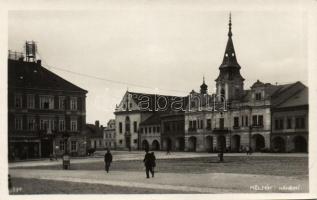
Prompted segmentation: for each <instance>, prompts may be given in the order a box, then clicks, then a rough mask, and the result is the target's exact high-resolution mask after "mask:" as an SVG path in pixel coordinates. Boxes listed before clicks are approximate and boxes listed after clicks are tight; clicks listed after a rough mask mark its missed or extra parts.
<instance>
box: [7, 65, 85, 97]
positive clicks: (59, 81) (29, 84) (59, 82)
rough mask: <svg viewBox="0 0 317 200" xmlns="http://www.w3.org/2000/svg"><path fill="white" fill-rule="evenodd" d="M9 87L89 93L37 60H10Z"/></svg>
mask: <svg viewBox="0 0 317 200" xmlns="http://www.w3.org/2000/svg"><path fill="white" fill-rule="evenodd" d="M8 85H9V87H22V88H35V89H48V90H63V91H73V92H82V93H87V91H86V90H84V89H82V88H80V87H78V86H76V85H74V84H72V83H71V82H69V81H67V80H65V79H63V78H61V77H60V76H58V75H57V74H55V73H53V72H51V71H49V70H47V69H46V68H44V67H42V66H41V65H40V64H38V63H35V62H25V61H19V60H8Z"/></svg>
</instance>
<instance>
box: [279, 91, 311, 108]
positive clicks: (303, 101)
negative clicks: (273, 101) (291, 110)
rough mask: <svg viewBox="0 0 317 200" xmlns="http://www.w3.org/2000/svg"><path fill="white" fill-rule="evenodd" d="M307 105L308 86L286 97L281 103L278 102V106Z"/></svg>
mask: <svg viewBox="0 0 317 200" xmlns="http://www.w3.org/2000/svg"><path fill="white" fill-rule="evenodd" d="M306 105H308V88H307V87H306V88H304V89H302V90H300V91H298V92H297V93H295V94H294V95H293V96H291V97H290V98H288V99H287V100H286V101H284V102H283V103H281V104H279V105H278V106H277V107H278V108H287V107H296V106H306Z"/></svg>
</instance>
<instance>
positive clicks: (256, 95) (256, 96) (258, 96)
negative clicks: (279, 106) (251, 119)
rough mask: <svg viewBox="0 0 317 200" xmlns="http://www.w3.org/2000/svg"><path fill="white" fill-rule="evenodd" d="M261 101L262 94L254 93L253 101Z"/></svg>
mask: <svg viewBox="0 0 317 200" xmlns="http://www.w3.org/2000/svg"><path fill="white" fill-rule="evenodd" d="M261 99H262V93H261V92H257V93H255V100H257V101H259V100H261Z"/></svg>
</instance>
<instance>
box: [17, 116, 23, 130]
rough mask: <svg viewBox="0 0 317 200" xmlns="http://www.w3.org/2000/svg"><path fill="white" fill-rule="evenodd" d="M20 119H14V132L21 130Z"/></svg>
mask: <svg viewBox="0 0 317 200" xmlns="http://www.w3.org/2000/svg"><path fill="white" fill-rule="evenodd" d="M22 121H23V120H22V117H16V118H15V130H22V129H23V122H22Z"/></svg>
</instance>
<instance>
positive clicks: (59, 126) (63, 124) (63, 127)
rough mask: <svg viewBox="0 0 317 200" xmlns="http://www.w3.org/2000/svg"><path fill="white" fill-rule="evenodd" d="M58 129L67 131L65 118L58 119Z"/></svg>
mask: <svg viewBox="0 0 317 200" xmlns="http://www.w3.org/2000/svg"><path fill="white" fill-rule="evenodd" d="M58 130H59V131H65V120H64V119H60V120H59V121H58Z"/></svg>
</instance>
